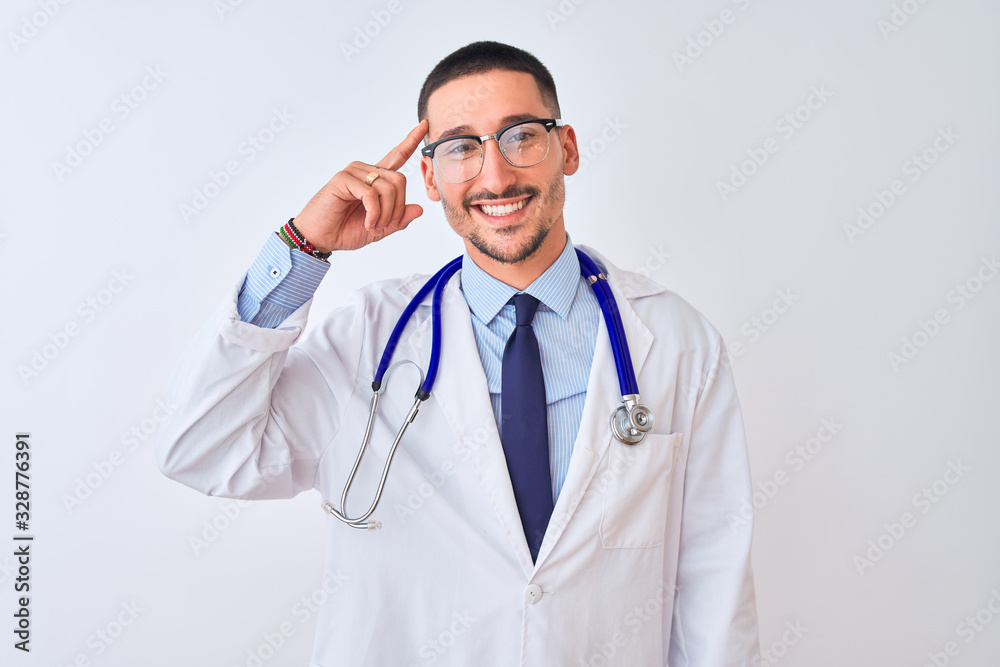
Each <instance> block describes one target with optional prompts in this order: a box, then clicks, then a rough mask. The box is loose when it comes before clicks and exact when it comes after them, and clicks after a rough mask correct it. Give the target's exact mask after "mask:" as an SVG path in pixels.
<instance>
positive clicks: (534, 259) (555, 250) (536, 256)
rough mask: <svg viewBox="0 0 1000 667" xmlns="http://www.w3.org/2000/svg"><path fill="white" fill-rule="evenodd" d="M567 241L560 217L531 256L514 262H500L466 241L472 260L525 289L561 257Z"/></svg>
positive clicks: (497, 276) (486, 269)
mask: <svg viewBox="0 0 1000 667" xmlns="http://www.w3.org/2000/svg"><path fill="white" fill-rule="evenodd" d="M567 241H568V237H567V236H566V228H565V227H564V226H563V224H562V219H561V218H560V220H559V222H558V223H557V224H556V225H553V227H552V229H551V230H549V233H548V236H546V237H545V240H544V241H543V242H542V245H540V246H539V247H538V249H537V250H536V251H535V252H533V253H532V254H531V256H530V257H527V258H525V259H523V260H521V261H520V262H516V263H514V264H505V263H503V262H498V261H497V260H495V259H493V258H492V257H488V256H486V255H484V254H483V253H481V252H480V251H479V250H478V249H476V248H475V246H473V245H472V244H471V243H469V242H468V241H466V242H465V248H466V250H467V251H468V253H469V257H471V258H472V261H474V262H475V263H476V265H477V266H478V267H479V268H481V269H482V270H483V271H485V272H486V273H488V274H490V275H491V276H493V277H494V278H496V279H497V280H499V281H500V282H502V283H505V284H507V285H510V286H511V287H513V288H514V289H516V290H523V289H525V288H526V287H527V286H528V285H530V284H531V283H533V282H535V280H537V279H538V277H539V276H540V275H542V274H543V273H545V271H546V270H547V269H548V268H549V267H550V266H552V264H554V263H555V261H556V260H557V259H559V255H561V254H562V252H563V250H565V249H566V243H567Z"/></svg>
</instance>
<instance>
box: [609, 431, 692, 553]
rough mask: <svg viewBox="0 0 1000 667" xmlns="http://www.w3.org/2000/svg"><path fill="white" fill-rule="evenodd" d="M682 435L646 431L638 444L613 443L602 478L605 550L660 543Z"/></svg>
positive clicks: (615, 441)
mask: <svg viewBox="0 0 1000 667" xmlns="http://www.w3.org/2000/svg"><path fill="white" fill-rule="evenodd" d="M683 438H684V434H683V433H671V434H669V435H666V434H653V433H648V434H646V437H645V438H644V439H643V441H642V442H640V443H639V444H637V445H625V444H622V443H621V442H619V441H618V440H614V441H612V443H611V447H610V448H609V450H608V467H607V468H606V470H605V474H604V475H602V477H603V478H604V479H606V480H607V482H606V486H605V489H604V513H603V515H602V516H601V542H602V544H603V545H604V548H605V549H639V548H646V547H658V546H660V545H662V544H663V534H664V532H665V528H666V522H667V503H668V502H669V499H670V481H671V479H672V478H673V474H674V461H675V460H676V458H677V450H678V449H679V448H680V445H681V441H682V440H683Z"/></svg>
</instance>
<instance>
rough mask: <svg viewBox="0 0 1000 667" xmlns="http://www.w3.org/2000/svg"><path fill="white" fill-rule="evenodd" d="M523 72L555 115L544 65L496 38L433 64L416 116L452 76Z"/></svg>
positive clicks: (424, 111)
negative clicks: (497, 71) (530, 78)
mask: <svg viewBox="0 0 1000 667" xmlns="http://www.w3.org/2000/svg"><path fill="white" fill-rule="evenodd" d="M497 69H499V70H507V71H510V72H525V73H527V74H530V75H531V76H532V77H534V79H535V83H536V84H537V85H538V91H539V92H540V93H541V95H542V102H543V103H544V104H545V106H546V107H547V108H548V110H549V112H550V113H553V114H555V117H556V118H559V113H560V112H559V97H558V96H557V95H556V82H555V80H553V78H552V74H551V73H550V72H549V70H548V68H546V67H545V65H543V64H542V61H540V60H539V59H538V58H536V57H535V56H534V55H532V54H530V53H528V52H527V51H525V50H523V49H519V48H517V47H515V46H510V45H508V44H501V43H500V42H486V41H483V42H473V43H472V44H468V45H467V46H463V47H462V48H460V49H459V50H457V51H455V52H454V53H452V54H451V55H448V56H446V57H445V58H444V59H443V60H442V61H441V62H439V63H438V64H437V65H435V66H434V69H432V70H431V73H430V74H428V75H427V78H426V79H425V80H424V85H423V87H422V88H421V89H420V97H419V98H418V99H417V119H418V120H424V118H426V117H427V100H428V99H429V98H430V96H431V93H433V92H434V91H435V90H437V89H438V88H440V87H441V86H443V85H444V84H446V83H448V82H449V81H451V80H453V79H457V78H459V77H463V76H468V75H470V74H483V73H486V72H490V71H493V70H497Z"/></svg>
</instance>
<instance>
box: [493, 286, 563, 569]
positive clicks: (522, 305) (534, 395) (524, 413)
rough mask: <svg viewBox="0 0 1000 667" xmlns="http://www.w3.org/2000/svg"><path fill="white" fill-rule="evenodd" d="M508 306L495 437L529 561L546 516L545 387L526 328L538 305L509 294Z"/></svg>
mask: <svg viewBox="0 0 1000 667" xmlns="http://www.w3.org/2000/svg"><path fill="white" fill-rule="evenodd" d="M511 301H513V303H514V310H515V312H516V317H517V326H516V327H515V328H514V332H513V333H512V334H511V335H510V338H509V339H507V347H506V348H504V352H503V371H502V380H501V387H500V412H501V434H502V440H503V451H504V456H505V457H506V458H507V470H508V471H509V472H510V483H511V486H512V487H513V488H514V499H515V500H516V501H517V511H518V513H519V514H520V515H521V524H522V526H523V527H524V536H525V537H526V538H527V539H528V549H529V550H530V551H531V560H532V561H534V560H536V559H537V557H538V549H539V548H540V547H541V545H542V538H543V537H544V536H545V528H546V526H548V524H549V517H550V516H552V476H551V473H550V472H549V430H548V421H547V419H546V416H545V381H544V380H543V379H542V360H541V355H540V354H539V352H538V339H536V338H535V332H534V331H533V330H532V328H531V320H532V318H533V317H534V316H535V310H536V309H537V308H538V299H536V298H535V297H533V296H531V295H530V294H515V295H514V296H513V297H512V298H511Z"/></svg>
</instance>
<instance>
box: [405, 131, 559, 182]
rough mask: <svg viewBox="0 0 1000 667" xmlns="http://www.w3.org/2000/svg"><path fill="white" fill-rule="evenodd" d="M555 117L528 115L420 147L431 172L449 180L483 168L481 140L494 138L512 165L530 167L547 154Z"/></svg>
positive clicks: (459, 179)
mask: <svg viewBox="0 0 1000 667" xmlns="http://www.w3.org/2000/svg"><path fill="white" fill-rule="evenodd" d="M562 126H563V122H562V121H561V120H559V119H558V118H532V119H531V120H522V121H518V122H516V123H512V124H510V125H508V126H506V127H503V128H501V129H500V131H499V132H497V133H496V134H487V135H485V136H482V137H477V136H475V135H471V134H463V135H459V136H457V137H448V138H446V139H441V140H439V141H435V142H434V143H432V144H429V145H427V146H425V147H424V148H421V149H420V154H421V155H424V156H426V157H429V158H431V160H433V161H434V171H435V172H436V173H438V174H439V175H440V176H441V178H443V179H444V180H446V181H448V182H449V183H465V182H466V181H471V180H472V179H473V178H475V177H476V176H478V175H479V172H480V171H482V169H483V142H484V141H486V140H487V139H494V140H495V141H496V142H497V144H498V145H499V146H500V154H501V155H503V157H504V159H505V160H507V162H509V163H510V164H511V165H513V166H515V167H533V166H535V165H536V164H538V163H539V162H541V161H542V160H544V159H545V157H546V156H547V155H548V154H549V130H551V129H552V128H554V127H562Z"/></svg>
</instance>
